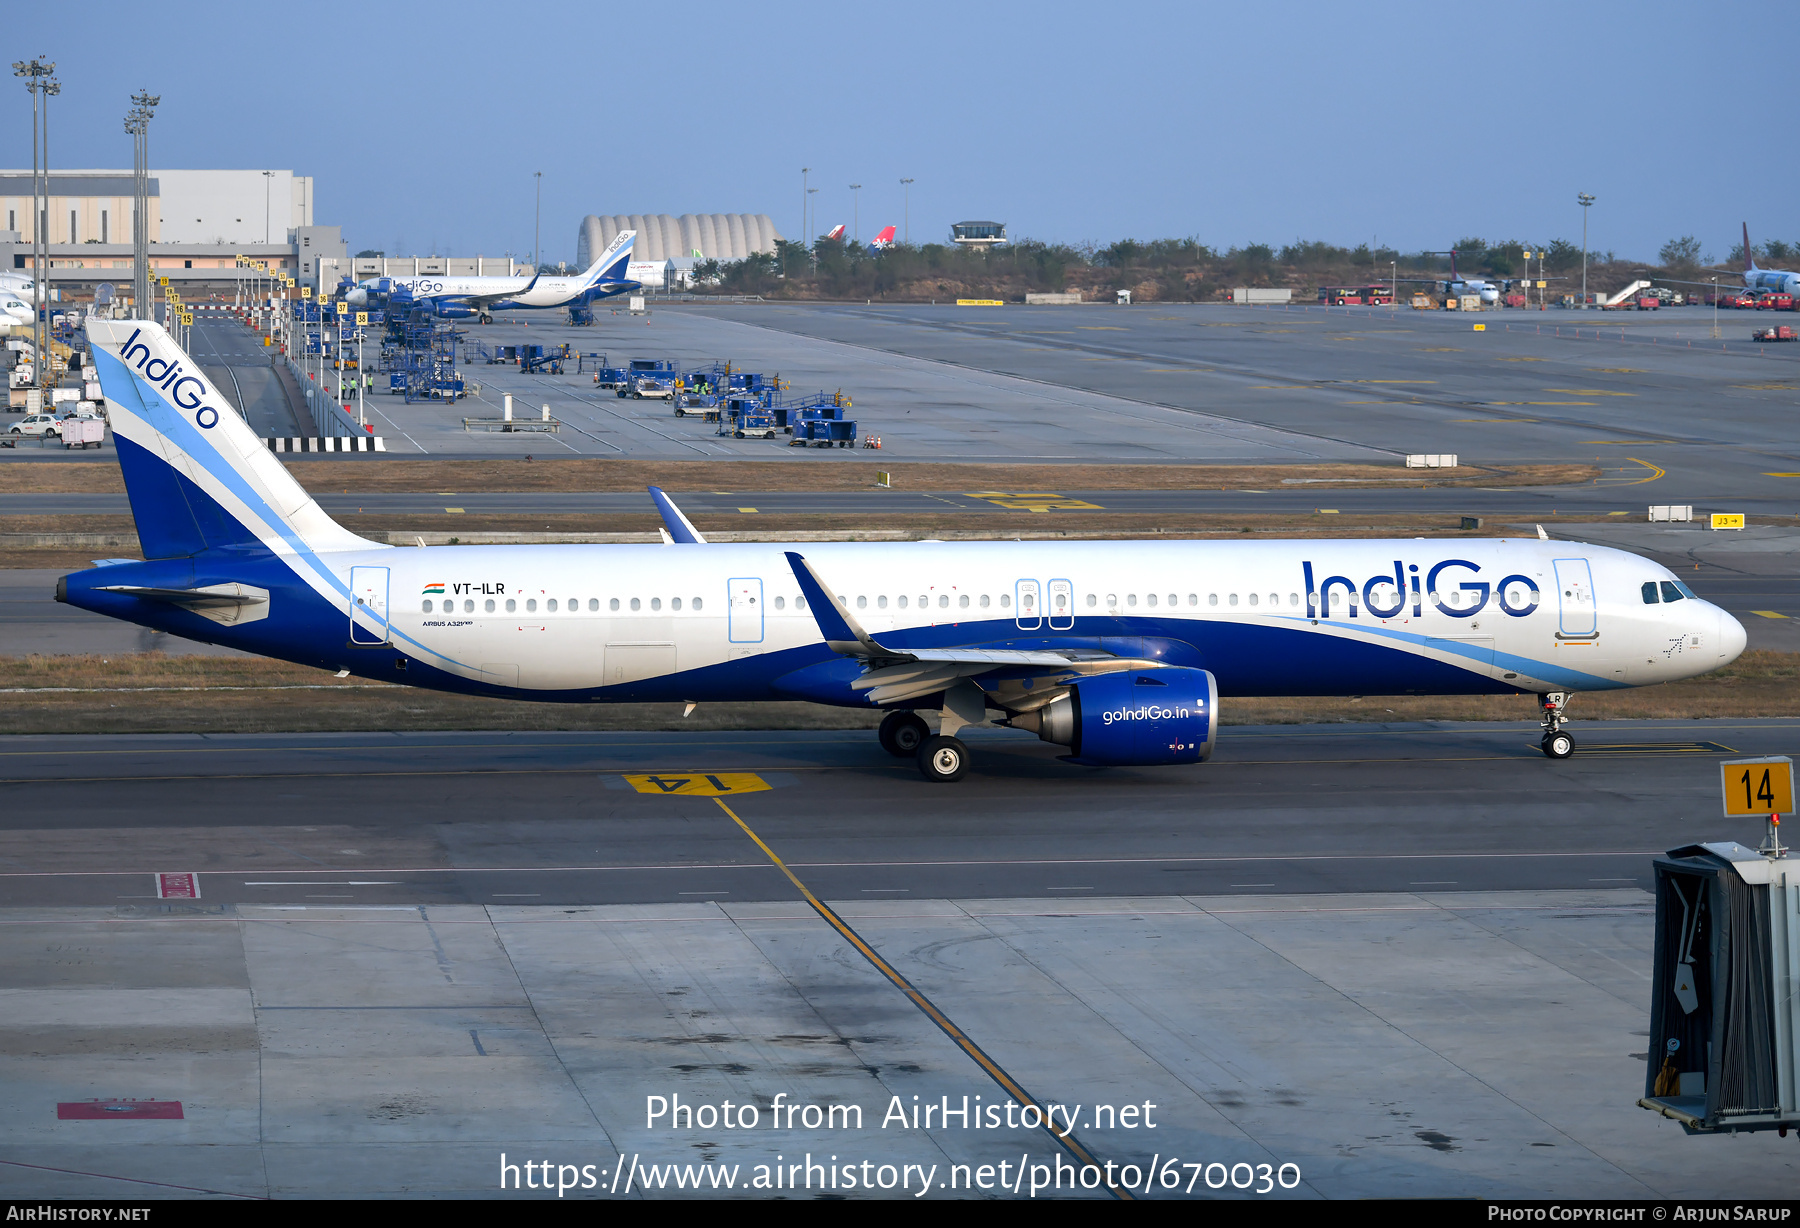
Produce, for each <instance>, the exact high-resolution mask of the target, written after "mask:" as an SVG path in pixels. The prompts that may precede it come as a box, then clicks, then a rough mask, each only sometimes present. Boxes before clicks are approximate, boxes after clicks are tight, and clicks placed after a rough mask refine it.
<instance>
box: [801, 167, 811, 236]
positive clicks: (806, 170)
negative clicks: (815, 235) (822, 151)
mask: <svg viewBox="0 0 1800 1228" xmlns="http://www.w3.org/2000/svg"><path fill="white" fill-rule="evenodd" d="M811 173H812V167H810V166H803V167H801V168H800V242H802V243H803V244H805V245H806V246H807V247H811V246H812V235H810V234H808V233H807V230H806V206H807V199H806V198H807V197H809V196H811V195H812V189H811V188H809V187H807V186H806V177H807V176H808V175H809V174H811Z"/></svg>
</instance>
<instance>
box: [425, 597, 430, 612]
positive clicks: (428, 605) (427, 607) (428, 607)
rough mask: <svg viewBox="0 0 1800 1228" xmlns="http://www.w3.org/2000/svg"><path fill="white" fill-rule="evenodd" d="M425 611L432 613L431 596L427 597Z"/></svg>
mask: <svg viewBox="0 0 1800 1228" xmlns="http://www.w3.org/2000/svg"><path fill="white" fill-rule="evenodd" d="M425 612H426V613H427V614H429V613H431V598H429V597H427V598H425Z"/></svg>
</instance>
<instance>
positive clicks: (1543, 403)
mask: <svg viewBox="0 0 1800 1228" xmlns="http://www.w3.org/2000/svg"><path fill="white" fill-rule="evenodd" d="M1519 404H1521V405H1590V406H1591V405H1595V404H1598V402H1595V401H1520V402H1519Z"/></svg>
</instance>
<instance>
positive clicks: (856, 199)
mask: <svg viewBox="0 0 1800 1228" xmlns="http://www.w3.org/2000/svg"><path fill="white" fill-rule="evenodd" d="M850 193H851V195H850V199H851V201H852V202H853V203H852V204H851V206H850V241H851V242H852V243H861V242H862V184H860V183H853V184H851V185H850Z"/></svg>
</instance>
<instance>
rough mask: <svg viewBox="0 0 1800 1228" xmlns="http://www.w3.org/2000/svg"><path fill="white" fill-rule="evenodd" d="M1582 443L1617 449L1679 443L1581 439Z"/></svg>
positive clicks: (1651, 440)
mask: <svg viewBox="0 0 1800 1228" xmlns="http://www.w3.org/2000/svg"><path fill="white" fill-rule="evenodd" d="M1581 442H1582V443H1591V444H1605V445H1607V446H1609V447H1617V448H1641V447H1643V446H1644V445H1645V444H1647V443H1676V444H1678V443H1680V442H1681V441H1680V440H1679V439H1583V440H1582V441H1581Z"/></svg>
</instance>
